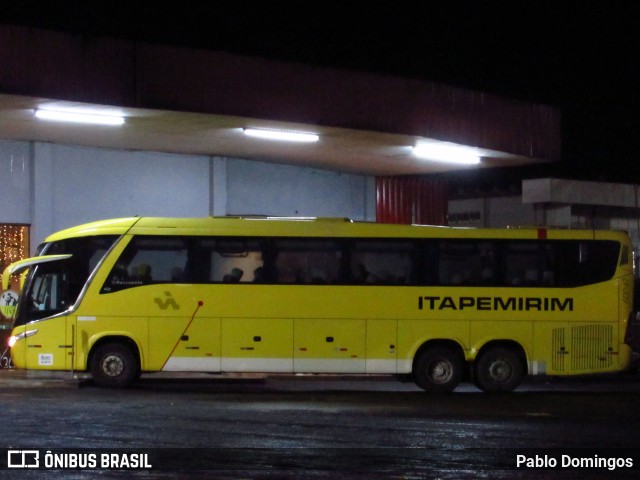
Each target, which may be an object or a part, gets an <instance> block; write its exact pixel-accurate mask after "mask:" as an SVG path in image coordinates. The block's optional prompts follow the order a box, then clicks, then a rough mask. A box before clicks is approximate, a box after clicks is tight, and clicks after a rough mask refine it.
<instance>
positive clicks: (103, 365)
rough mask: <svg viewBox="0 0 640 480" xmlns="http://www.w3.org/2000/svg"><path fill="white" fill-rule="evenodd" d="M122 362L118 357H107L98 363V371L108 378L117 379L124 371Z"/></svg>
mask: <svg viewBox="0 0 640 480" xmlns="http://www.w3.org/2000/svg"><path fill="white" fill-rule="evenodd" d="M124 367H125V365H124V361H123V360H122V357H120V356H119V355H115V354H111V355H107V356H105V357H104V358H103V359H102V362H100V371H101V372H102V373H103V374H104V375H106V376H108V377H117V376H118V375H121V374H122V372H123V371H124Z"/></svg>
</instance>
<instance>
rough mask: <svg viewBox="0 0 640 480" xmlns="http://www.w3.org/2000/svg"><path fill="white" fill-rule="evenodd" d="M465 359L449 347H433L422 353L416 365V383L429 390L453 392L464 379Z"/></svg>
mask: <svg viewBox="0 0 640 480" xmlns="http://www.w3.org/2000/svg"><path fill="white" fill-rule="evenodd" d="M463 369H464V361H463V360H462V357H461V355H459V354H457V352H455V351H454V350H453V349H451V348H447V347H433V348H429V349H427V350H425V351H424V352H422V353H421V354H420V356H419V357H418V359H417V361H416V365H415V371H414V375H415V381H416V384H417V385H418V386H419V387H420V388H422V389H423V390H426V391H427V392H436V393H443V392H452V391H453V390H455V388H456V387H457V386H458V384H459V383H460V381H461V380H462V376H463Z"/></svg>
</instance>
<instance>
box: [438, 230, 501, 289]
mask: <svg viewBox="0 0 640 480" xmlns="http://www.w3.org/2000/svg"><path fill="white" fill-rule="evenodd" d="M496 257H497V255H496V245H495V244H494V243H493V242H486V241H476V240H472V241H443V242H441V243H440V244H439V247H438V283H439V284H440V285H473V286H482V285H496V284H497V282H498V277H497V265H496Z"/></svg>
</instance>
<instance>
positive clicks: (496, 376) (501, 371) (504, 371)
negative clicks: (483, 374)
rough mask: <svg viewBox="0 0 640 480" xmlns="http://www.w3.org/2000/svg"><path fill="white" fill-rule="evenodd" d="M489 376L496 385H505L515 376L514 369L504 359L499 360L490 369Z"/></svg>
mask: <svg viewBox="0 0 640 480" xmlns="http://www.w3.org/2000/svg"><path fill="white" fill-rule="evenodd" d="M489 375H490V376H491V380H493V381H494V382H495V383H505V382H507V381H508V380H509V379H510V378H511V376H512V375H513V367H512V366H511V363H510V362H508V361H507V360H505V359H504V358H498V359H496V360H495V361H494V362H493V363H492V364H491V366H490V367H489Z"/></svg>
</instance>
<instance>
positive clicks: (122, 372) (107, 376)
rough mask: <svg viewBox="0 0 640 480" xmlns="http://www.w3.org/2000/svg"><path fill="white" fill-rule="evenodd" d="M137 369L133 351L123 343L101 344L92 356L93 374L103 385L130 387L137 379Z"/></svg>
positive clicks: (97, 382)
mask: <svg viewBox="0 0 640 480" xmlns="http://www.w3.org/2000/svg"><path fill="white" fill-rule="evenodd" d="M137 371H138V368H137V362H136V359H135V356H134V354H133V352H132V351H131V349H130V348H129V347H127V346H126V345H123V344H122V343H107V344H104V345H101V346H99V347H98V348H97V349H96V351H95V352H94V353H93V355H92V356H91V375H92V376H93V381H94V382H96V384H98V385H99V386H101V387H107V388H125V387H128V386H129V385H131V384H132V383H133V381H134V380H135V378H136V375H137Z"/></svg>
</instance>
